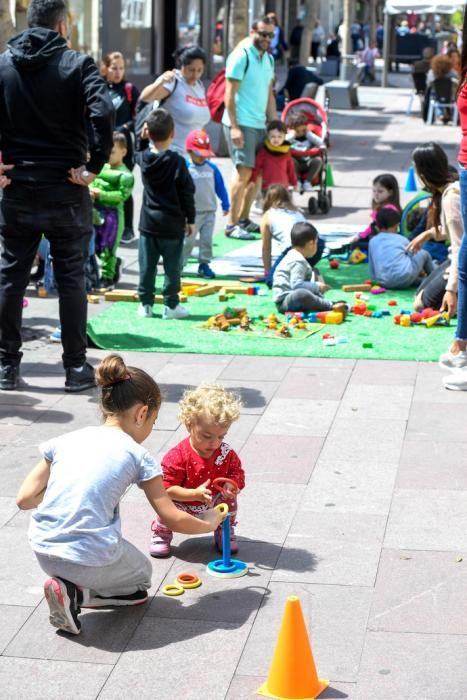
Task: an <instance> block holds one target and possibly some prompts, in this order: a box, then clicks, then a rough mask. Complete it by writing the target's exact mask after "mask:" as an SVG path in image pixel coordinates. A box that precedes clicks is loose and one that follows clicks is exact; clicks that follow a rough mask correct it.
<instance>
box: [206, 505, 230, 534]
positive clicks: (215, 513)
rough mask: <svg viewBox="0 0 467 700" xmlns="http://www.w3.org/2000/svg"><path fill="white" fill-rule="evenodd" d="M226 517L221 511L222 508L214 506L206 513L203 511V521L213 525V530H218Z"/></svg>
mask: <svg viewBox="0 0 467 700" xmlns="http://www.w3.org/2000/svg"><path fill="white" fill-rule="evenodd" d="M224 518H225V515H223V513H221V512H220V510H214V508H210V509H209V510H207V511H206V512H205V513H203V521H204V522H205V523H207V524H208V525H209V526H210V527H211V532H214V530H217V528H218V527H219V525H220V524H221V523H222V521H223V520H224Z"/></svg>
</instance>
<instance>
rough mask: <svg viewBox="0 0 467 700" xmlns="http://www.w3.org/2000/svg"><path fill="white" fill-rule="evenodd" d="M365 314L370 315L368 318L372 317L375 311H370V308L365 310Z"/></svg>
mask: <svg viewBox="0 0 467 700" xmlns="http://www.w3.org/2000/svg"><path fill="white" fill-rule="evenodd" d="M363 315H364V316H368V318H371V317H372V316H373V311H369V310H367V311H364V313H363Z"/></svg>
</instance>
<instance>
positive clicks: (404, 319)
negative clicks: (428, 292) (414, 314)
mask: <svg viewBox="0 0 467 700" xmlns="http://www.w3.org/2000/svg"><path fill="white" fill-rule="evenodd" d="M399 325H400V326H405V327H406V328H409V326H411V325H412V321H411V320H410V316H409V314H402V316H401V320H400V321H399Z"/></svg>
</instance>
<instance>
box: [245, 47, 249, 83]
mask: <svg viewBox="0 0 467 700" xmlns="http://www.w3.org/2000/svg"><path fill="white" fill-rule="evenodd" d="M243 50H244V52H245V56H246V64H245V72H244V73H243V77H245V75H246V72H247V70H248V67H249V65H250V57H249V56H248V51H247V50H246V49H245V48H244V49H243Z"/></svg>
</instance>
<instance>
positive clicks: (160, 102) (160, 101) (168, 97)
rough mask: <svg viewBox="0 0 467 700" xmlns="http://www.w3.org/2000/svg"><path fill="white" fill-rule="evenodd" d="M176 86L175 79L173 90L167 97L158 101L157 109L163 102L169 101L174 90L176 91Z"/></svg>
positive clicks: (176, 81) (176, 79) (176, 80)
mask: <svg viewBox="0 0 467 700" xmlns="http://www.w3.org/2000/svg"><path fill="white" fill-rule="evenodd" d="M177 85H178V78H175V85H174V89H173V90H172V92H171V93H170V94H169V95H167V97H163V98H162V100H159V107H162V105H163V104H164V102H167V100H169V99H170V98H171V97H172V95H173V94H174V92H175V90H176V89H177Z"/></svg>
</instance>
